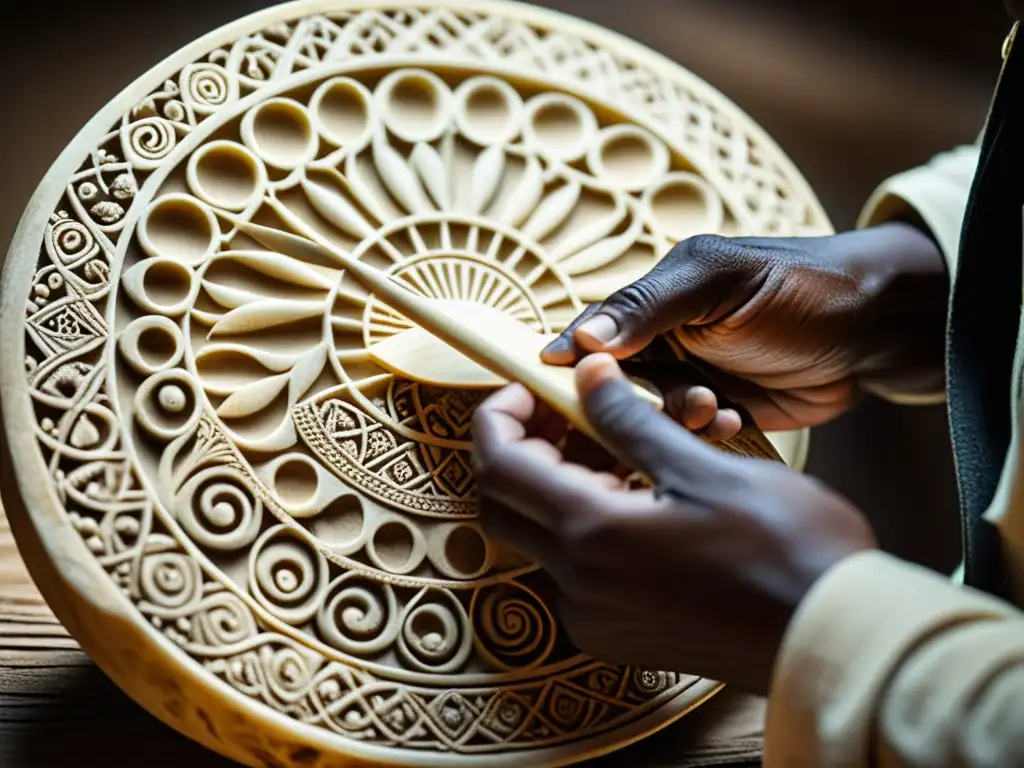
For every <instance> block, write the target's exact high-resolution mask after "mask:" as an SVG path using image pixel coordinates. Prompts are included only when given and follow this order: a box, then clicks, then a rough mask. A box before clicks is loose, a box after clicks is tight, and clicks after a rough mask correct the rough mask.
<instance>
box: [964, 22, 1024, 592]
mask: <svg viewBox="0 0 1024 768" xmlns="http://www.w3.org/2000/svg"><path fill="white" fill-rule="evenodd" d="M1022 48H1024V41H1021V42H1019V43H1018V44H1016V45H1013V44H1011V45H1009V50H1008V55H1007V58H1006V61H1005V63H1004V65H1003V72H1002V75H1001V77H1000V80H999V85H998V87H997V89H996V95H995V98H994V99H993V102H992V107H991V110H990V113H989V118H988V122H987V125H986V128H985V133H984V136H983V139H982V145H981V159H980V162H979V164H978V171H977V174H976V175H975V179H974V184H973V186H972V189H971V195H970V199H969V201H968V204H967V214H966V217H965V219H964V228H963V232H962V234H961V240H960V258H959V264H958V269H957V275H956V280H955V283H954V286H953V296H952V302H951V310H950V319H949V329H948V331H949V333H948V342H947V344H948V346H947V392H948V403H949V422H950V430H951V438H952V441H953V453H954V457H955V459H956V471H957V483H958V487H959V492H960V510H961V516H962V520H963V540H964V541H963V543H964V578H965V581H966V583H967V584H968V585H970V586H973V587H977V588H979V589H983V590H985V591H987V592H990V593H993V594H996V595H1001V596H1005V595H1006V594H1007V592H1006V582H1005V580H1004V574H1003V573H1002V570H1001V567H1000V564H1001V561H1002V557H1001V553H1000V551H999V548H1000V541H999V534H998V532H997V531H996V529H995V528H994V526H992V524H991V523H988V522H987V521H985V520H983V519H982V515H983V514H984V512H985V510H986V509H987V508H988V506H989V504H990V503H991V501H992V497H993V495H994V493H995V490H996V486H997V484H998V482H999V476H1000V473H1001V472H1002V467H1003V463H1004V461H1005V458H1006V453H1007V449H1008V448H1009V444H1010V437H1011V430H1012V429H1013V427H1014V425H1013V423H1012V421H1011V410H1010V409H1011V398H1012V390H1013V387H1012V377H1013V362H1014V360H1013V358H1014V352H1015V348H1016V343H1017V331H1018V325H1019V324H1020V320H1021V288H1022V267H1021V265H1022V260H1024V252H1022V247H1024V232H1022V211H1024V186H1022V184H1021V181H1020V180H1021V179H1022V178H1024V173H1022V171H1024V165H1022V163H1024V50H1022Z"/></svg>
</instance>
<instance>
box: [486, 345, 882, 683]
mask: <svg viewBox="0 0 1024 768" xmlns="http://www.w3.org/2000/svg"><path fill="white" fill-rule="evenodd" d="M577 386H578V388H579V391H580V395H581V397H582V398H583V401H584V404H585V407H586V410H587V414H588V416H589V418H590V420H591V423H592V424H593V425H594V427H595V428H596V429H597V430H598V432H599V434H601V435H602V437H603V438H604V439H605V440H606V442H607V443H608V444H609V445H613V446H616V448H617V451H616V452H617V453H618V454H619V455H618V456H617V457H616V459H618V461H619V462H620V463H621V465H625V466H626V467H628V468H630V469H634V470H639V471H641V472H643V473H644V474H645V475H646V476H648V477H649V478H650V479H651V480H652V482H653V484H654V490H650V489H644V490H630V489H629V488H628V487H627V486H626V485H625V483H624V482H623V481H622V480H621V479H620V476H619V475H618V474H616V473H615V472H613V471H612V470H613V469H614V467H615V464H616V461H615V460H613V459H610V458H609V457H607V455H606V454H603V452H600V454H598V455H596V456H591V457H589V458H585V459H582V460H581V461H582V463H576V462H574V460H573V459H574V456H573V455H572V453H573V451H572V440H571V439H570V440H566V441H565V445H566V448H565V450H564V451H563V450H562V449H560V448H559V447H557V444H561V443H562V442H563V441H562V438H563V437H564V436H565V435H566V433H567V427H566V424H565V422H564V420H563V419H561V417H558V416H557V415H556V414H555V413H554V412H553V411H551V410H550V409H549V408H547V407H546V406H544V405H543V404H542V403H540V402H538V401H537V400H536V399H535V398H534V397H533V396H532V395H531V394H530V393H529V392H528V391H527V390H526V389H525V388H523V387H522V386H521V385H518V384H513V385H510V386H508V387H505V388H504V389H502V390H500V391H499V392H497V393H495V394H494V395H492V396H491V397H490V398H488V399H487V400H486V401H485V402H484V403H483V404H481V406H480V407H479V408H478V409H477V411H476V414H475V416H474V419H473V427H472V430H473V464H474V470H475V473H476V481H477V492H478V494H479V498H480V519H481V523H482V525H483V527H484V530H485V532H486V533H487V535H488V536H490V537H492V538H493V539H495V540H497V541H499V542H502V543H504V544H506V545H508V546H510V547H512V548H514V549H516V550H519V551H520V552H522V553H523V554H524V555H527V556H528V557H531V558H533V559H534V560H535V561H536V562H537V563H539V564H540V565H541V566H542V567H543V568H544V569H545V570H546V571H547V572H548V574H549V575H550V576H551V577H552V578H553V580H554V582H555V585H556V586H557V588H558V590H559V605H558V608H559V612H560V616H561V620H562V625H563V626H564V628H565V630H566V632H567V633H568V635H569V637H570V639H571V640H572V641H573V643H574V644H575V645H576V646H577V647H578V648H579V649H580V650H581V651H583V652H585V653H587V654H589V655H590V656H592V657H594V658H598V659H601V660H604V661H607V662H610V663H628V664H637V665H642V666H646V667H649V668H653V669H663V670H673V671H680V672H685V673H690V674H697V675H702V676H705V677H709V678H711V679H714V680H718V681H721V682H726V683H730V684H733V685H736V686H738V687H741V688H744V689H746V690H748V691H752V692H755V693H764V692H766V691H767V688H768V683H769V680H770V677H771V671H772V667H773V664H774V660H775V656H776V653H777V651H778V648H779V645H780V643H781V641H782V637H783V634H784V632H785V629H786V626H787V625H788V623H789V621H790V618H791V617H792V615H793V612H794V610H795V609H796V607H797V605H798V604H799V603H800V601H801V600H802V599H803V597H804V596H805V595H806V594H807V592H808V590H809V589H810V588H811V586H812V585H813V584H814V583H815V582H816V581H817V580H818V578H819V577H821V575H822V574H823V573H824V572H825V571H826V570H828V569H829V568H830V567H831V566H832V565H834V564H835V563H837V562H838V561H840V560H842V559H843V558H845V557H846V556H847V555H850V554H852V553H854V552H857V551H859V550H863V549H869V548H873V547H874V546H875V540H874V536H873V535H872V532H871V529H870V528H869V526H868V524H867V522H866V521H865V520H864V518H863V517H862V516H861V514H860V513H859V512H858V511H857V510H856V509H855V508H854V507H853V506H852V505H851V504H850V503H849V502H848V501H846V500H845V499H843V498H841V497H840V496H838V495H837V494H836V493H834V492H833V491H831V490H829V489H828V488H825V487H824V486H822V485H821V484H820V483H818V482H817V481H815V480H813V479H812V478H810V477H806V476H804V475H800V474H798V473H796V472H793V471H791V470H789V469H788V468H787V467H785V466H784V465H781V464H777V463H775V462H768V461H764V460H757V459H744V458H738V457H735V456H731V455H728V454H726V453H723V452H721V451H719V450H717V449H715V448H713V447H711V446H709V445H708V444H707V443H705V442H703V441H701V440H700V439H699V438H697V437H695V436H693V435H692V434H690V433H689V432H688V431H687V430H686V429H684V428H683V427H680V426H679V425H677V424H676V423H675V422H674V421H672V419H671V418H669V417H668V416H666V415H664V414H663V413H660V412H658V411H657V410H656V409H654V408H653V407H651V406H650V405H649V404H647V403H646V402H644V401H642V400H641V399H640V398H638V397H637V396H636V395H635V394H634V393H633V391H632V389H631V387H630V386H629V385H628V384H627V382H626V380H625V378H624V377H623V375H622V373H621V371H620V370H619V368H618V365H617V364H616V363H615V361H614V359H613V358H611V356H609V355H593V356H591V357H589V358H585V359H584V360H583V361H581V362H580V363H579V365H577ZM569 437H570V438H575V437H579V433H572V434H570V435H569ZM586 447H587V449H588V450H590V451H591V452H592V453H593V452H594V450H595V446H593V444H588V445H587V446H586Z"/></svg>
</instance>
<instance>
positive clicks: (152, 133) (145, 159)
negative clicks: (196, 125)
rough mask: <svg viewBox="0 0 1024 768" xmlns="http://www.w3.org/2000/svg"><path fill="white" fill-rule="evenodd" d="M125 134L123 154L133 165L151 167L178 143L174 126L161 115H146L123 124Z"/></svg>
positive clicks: (143, 167)
mask: <svg viewBox="0 0 1024 768" xmlns="http://www.w3.org/2000/svg"><path fill="white" fill-rule="evenodd" d="M125 133H126V134H127V135H126V136H123V137H122V144H124V145H125V146H124V149H125V154H126V155H128V156H129V157H130V159H131V160H132V161H133V163H134V165H135V166H136V167H138V168H142V169H152V168H155V167H156V166H157V164H159V162H160V161H161V160H163V159H164V158H165V157H167V155H169V154H170V152H171V150H173V149H174V147H175V146H176V145H177V143H178V136H177V134H176V133H175V130H174V126H173V125H171V123H170V122H169V121H167V120H166V119H164V118H161V117H147V118H145V119H143V120H139V121H138V122H136V123H131V124H129V125H127V126H125Z"/></svg>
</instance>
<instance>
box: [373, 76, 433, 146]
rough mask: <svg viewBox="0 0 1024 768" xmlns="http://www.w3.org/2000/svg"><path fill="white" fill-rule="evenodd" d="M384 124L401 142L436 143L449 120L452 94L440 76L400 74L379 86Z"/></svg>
mask: <svg viewBox="0 0 1024 768" xmlns="http://www.w3.org/2000/svg"><path fill="white" fill-rule="evenodd" d="M378 94H379V96H378V98H381V99H382V106H383V108H384V120H385V122H386V123H387V126H388V129H389V130H390V131H391V132H392V133H393V134H395V135H396V136H397V137H398V138H400V139H403V140H405V141H408V142H410V143H416V142H420V141H432V140H433V139H436V138H437V137H438V136H439V135H440V134H441V131H442V130H444V127H445V124H446V122H447V120H448V110H447V105H446V104H445V101H446V98H447V94H448V90H447V87H446V86H445V84H444V83H443V82H442V81H441V79H440V78H438V77H437V76H436V75H432V74H430V73H429V72H422V71H412V72H410V71H405V72H396V73H393V74H392V75H389V76H388V77H386V78H384V80H382V81H381V83H380V85H379V86H378Z"/></svg>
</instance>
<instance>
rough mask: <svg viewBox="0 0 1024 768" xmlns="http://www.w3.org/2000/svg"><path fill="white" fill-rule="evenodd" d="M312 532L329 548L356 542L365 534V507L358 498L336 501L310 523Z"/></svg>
mask: <svg viewBox="0 0 1024 768" xmlns="http://www.w3.org/2000/svg"><path fill="white" fill-rule="evenodd" d="M309 528H310V532H311V533H312V534H313V535H314V536H316V537H317V538H318V539H319V540H320V541H322V542H323V543H324V544H326V545H327V546H328V547H337V548H342V547H346V546H349V545H352V544H353V542H356V541H357V540H358V539H359V537H360V536H361V535H362V532H363V507H362V504H360V503H359V499H358V498H357V497H356V496H342V497H340V498H337V499H335V500H334V501H332V502H331V503H330V504H328V505H327V506H326V507H324V509H323V511H322V512H321V513H320V514H319V515H317V516H316V517H315V518H313V519H312V520H311V521H310V525H309Z"/></svg>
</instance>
